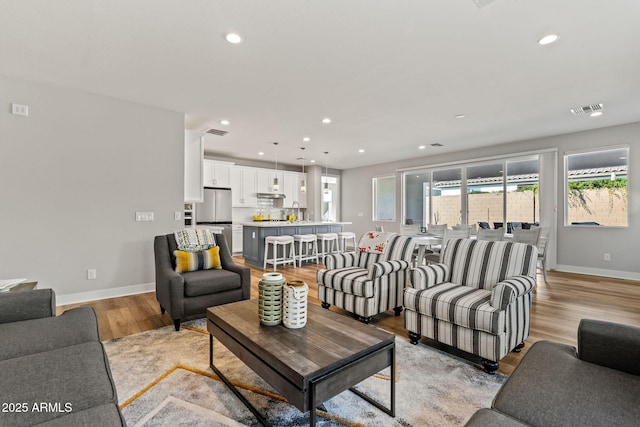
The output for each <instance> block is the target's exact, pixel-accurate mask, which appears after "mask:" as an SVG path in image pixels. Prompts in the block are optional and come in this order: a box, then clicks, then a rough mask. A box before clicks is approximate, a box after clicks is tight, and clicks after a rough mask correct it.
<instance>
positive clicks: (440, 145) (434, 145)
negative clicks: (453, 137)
mask: <svg viewBox="0 0 640 427" xmlns="http://www.w3.org/2000/svg"><path fill="white" fill-rule="evenodd" d="M431 146H432V147H442V144H440V143H439V142H434V143H433V144H431Z"/></svg>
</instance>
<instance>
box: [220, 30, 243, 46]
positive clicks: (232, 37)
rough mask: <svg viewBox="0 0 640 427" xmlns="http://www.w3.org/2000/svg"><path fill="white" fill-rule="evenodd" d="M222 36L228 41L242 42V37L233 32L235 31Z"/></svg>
mask: <svg viewBox="0 0 640 427" xmlns="http://www.w3.org/2000/svg"><path fill="white" fill-rule="evenodd" d="M224 38H225V40H227V41H228V42H229V43H233V44H238V43H242V37H240V36H239V35H238V34H235V33H229V34H227V35H226V36H224Z"/></svg>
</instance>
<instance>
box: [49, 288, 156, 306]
mask: <svg viewBox="0 0 640 427" xmlns="http://www.w3.org/2000/svg"><path fill="white" fill-rule="evenodd" d="M155 289H156V284H155V283H143V284H140V285H131V286H123V287H120V288H109V289H101V290H99V291H89V292H78V293H76V294H67V295H58V294H57V293H56V305H58V306H60V305H69V304H79V303H82V302H88V301H97V300H101V299H107V298H117V297H124V296H127V295H135V294H143V293H145V292H153V291H155Z"/></svg>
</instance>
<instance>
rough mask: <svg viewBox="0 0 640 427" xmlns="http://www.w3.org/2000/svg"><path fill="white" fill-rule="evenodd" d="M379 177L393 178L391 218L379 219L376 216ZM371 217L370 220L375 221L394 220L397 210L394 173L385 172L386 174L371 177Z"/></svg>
mask: <svg viewBox="0 0 640 427" xmlns="http://www.w3.org/2000/svg"><path fill="white" fill-rule="evenodd" d="M379 179H392V180H393V186H392V188H393V194H392V196H393V218H390V219H386V218H385V219H380V218H377V214H378V209H377V206H378V199H379V197H378V192H377V190H378V187H379V186H378V185H377V183H378V180H379ZM371 201H372V204H371V208H372V209H371V211H372V214H371V219H372V221H376V222H396V219H397V217H398V212H397V210H398V209H397V206H396V205H397V177H396V175H395V174H387V175H379V176H374V177H373V178H371Z"/></svg>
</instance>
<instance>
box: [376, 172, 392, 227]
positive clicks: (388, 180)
mask: <svg viewBox="0 0 640 427" xmlns="http://www.w3.org/2000/svg"><path fill="white" fill-rule="evenodd" d="M373 220H374V221H395V220H396V177H395V176H380V177H376V178H373Z"/></svg>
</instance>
